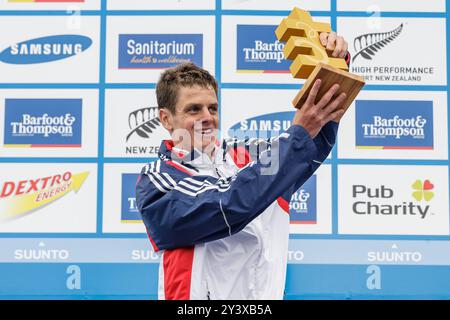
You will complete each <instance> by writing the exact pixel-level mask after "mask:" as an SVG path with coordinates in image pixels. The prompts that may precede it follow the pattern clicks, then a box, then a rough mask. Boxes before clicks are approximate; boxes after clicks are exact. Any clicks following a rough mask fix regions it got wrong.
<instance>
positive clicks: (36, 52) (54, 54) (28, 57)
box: [0, 34, 92, 64]
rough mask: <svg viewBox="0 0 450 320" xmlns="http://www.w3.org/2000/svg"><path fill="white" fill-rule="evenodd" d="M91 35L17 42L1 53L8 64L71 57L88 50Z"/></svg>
mask: <svg viewBox="0 0 450 320" xmlns="http://www.w3.org/2000/svg"><path fill="white" fill-rule="evenodd" d="M91 44H92V40H91V39H90V38H89V37H86V36H82V35H75V34H66V35H55V36H47V37H41V38H36V39H31V40H27V41H23V42H19V43H15V44H13V45H11V46H10V47H8V48H6V49H4V50H3V51H2V52H1V53H0V61H1V62H4V63H8V64H35V63H44V62H52V61H57V60H62V59H66V58H70V57H72V56H75V55H78V54H80V53H82V52H83V51H85V50H87V49H88V48H89V47H90V46H91Z"/></svg>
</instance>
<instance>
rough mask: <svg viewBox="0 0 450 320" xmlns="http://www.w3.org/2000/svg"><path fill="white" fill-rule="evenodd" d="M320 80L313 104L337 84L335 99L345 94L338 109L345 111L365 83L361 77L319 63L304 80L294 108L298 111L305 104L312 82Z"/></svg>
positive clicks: (295, 99)
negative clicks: (345, 97) (345, 96)
mask: <svg viewBox="0 0 450 320" xmlns="http://www.w3.org/2000/svg"><path fill="white" fill-rule="evenodd" d="M317 79H320V80H321V81H322V84H321V85H320V89H319V93H318V94H317V97H316V101H315V103H317V102H319V101H320V99H321V98H322V96H323V95H324V94H325V93H326V92H327V91H328V90H329V89H330V88H331V87H332V86H333V85H334V84H335V83H337V84H339V85H340V88H339V90H338V92H337V93H336V95H335V97H337V96H339V95H340V94H341V93H342V92H345V94H346V95H347V99H346V100H345V101H344V103H342V104H341V105H340V107H339V109H344V111H347V109H348V107H349V106H350V105H351V104H352V102H353V100H355V98H356V96H357V95H358V93H359V91H361V88H362V87H363V86H364V84H365V81H364V79H363V78H362V77H360V76H358V75H355V74H352V73H350V72H347V71H344V70H340V69H338V68H335V67H332V66H330V65H326V64H323V63H319V64H318V65H317V66H316V68H315V69H314V71H313V72H312V73H311V75H310V76H309V77H308V80H306V82H305V84H304V85H303V87H302V89H301V90H300V91H299V93H298V94H297V96H296V97H295V98H294V100H293V101H292V104H293V105H294V107H296V108H298V109H300V108H301V107H302V105H303V104H304V103H305V101H306V99H307V97H308V94H309V92H310V91H311V88H312V86H313V84H314V82H315V81H316V80H317ZM341 118H342V117H340V118H338V119H336V121H337V122H339V120H341Z"/></svg>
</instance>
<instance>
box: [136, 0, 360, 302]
mask: <svg viewBox="0 0 450 320" xmlns="http://www.w3.org/2000/svg"><path fill="white" fill-rule="evenodd" d="M296 10H299V9H294V10H293V12H292V13H291V15H290V16H289V17H288V18H287V19H284V20H283V22H282V24H280V27H279V29H280V30H278V29H277V37H278V38H279V39H280V38H281V41H286V42H287V43H286V46H285V55H286V57H287V58H289V59H293V60H294V64H293V65H295V66H294V71H295V74H294V76H297V77H298V75H300V76H303V77H304V76H305V74H308V73H309V75H311V74H312V73H313V72H316V74H314V76H315V77H316V78H315V79H312V80H308V81H309V82H310V83H308V81H307V83H306V84H305V85H304V86H303V88H305V87H307V88H306V89H305V90H304V92H303V93H301V94H299V96H297V97H296V100H295V101H294V106H296V107H297V108H298V110H297V111H296V112H295V116H294V118H293V120H292V126H291V127H290V128H289V129H288V130H286V131H285V132H283V133H281V134H280V135H279V136H278V137H273V138H271V139H265V140H263V139H257V138H255V139H246V140H243V141H239V140H236V139H228V140H224V141H218V135H217V131H218V127H219V114H218V99H217V91H218V89H217V82H216V80H215V79H214V78H213V77H212V76H211V75H210V74H209V73H208V72H207V71H206V70H203V69H201V68H199V67H196V66H195V65H193V64H189V63H188V64H183V65H179V66H177V67H175V68H173V69H168V70H166V71H165V72H164V73H163V74H162V75H161V78H160V80H159V81H158V84H157V88H156V95H157V100H158V106H159V112H160V113H159V115H160V120H161V123H162V124H163V126H164V127H165V128H166V129H167V130H168V131H169V133H170V134H171V137H172V140H170V141H163V142H162V144H161V148H160V159H159V160H157V161H155V162H152V163H149V164H147V165H146V166H145V167H144V168H143V169H142V172H141V175H140V177H139V180H138V183H137V186H136V198H137V204H138V207H139V210H140V212H141V214H142V218H143V221H144V224H145V226H146V228H147V233H148V236H149V239H150V241H151V244H152V246H153V249H154V250H155V251H156V252H158V253H160V257H161V263H160V269H159V292H158V295H159V298H160V299H282V298H283V294H284V286H285V279H286V267H287V251H288V240H289V214H288V213H289V202H290V198H291V196H292V194H293V193H294V192H295V191H296V190H297V189H298V188H299V187H301V186H302V185H303V184H304V183H305V182H306V180H308V178H309V177H311V176H312V175H313V173H314V172H315V170H316V169H317V168H318V167H319V166H320V164H321V163H322V162H323V161H324V160H325V159H326V157H327V156H328V154H329V153H330V151H331V149H332V148H333V145H334V143H335V141H336V134H337V128H338V121H339V119H340V118H341V117H342V116H343V114H344V112H345V109H346V108H345V107H344V108H343V106H346V107H348V105H349V104H350V103H351V101H350V103H349V95H354V96H356V94H354V91H359V90H354V91H352V90H350V89H349V92H346V91H345V90H343V89H342V84H344V87H345V86H346V84H345V83H347V82H348V81H350V80H345V79H349V78H350V79H351V78H352V75H350V76H348V75H345V74H343V73H342V72H345V71H342V70H338V71H336V70H337V68H341V69H344V68H343V67H342V66H343V64H345V66H344V67H347V64H348V61H349V60H350V59H349V55H348V52H347V42H346V41H345V40H344V39H343V38H342V37H340V36H338V35H336V34H335V33H333V32H331V30H330V32H325V31H322V32H318V31H314V28H313V27H314V26H315V25H314V23H313V22H311V21H312V20H311V21H309V20H308V21H306V25H305V22H304V21H305V20H304V19H303V20H302V21H300V20H301V19H299V12H300V11H301V10H300V11H296ZM301 12H302V13H301V14H303V11H301ZM289 19H290V20H292V21H287V22H286V21H285V20H289ZM295 20H296V21H295ZM299 21H300V22H299ZM321 25H322V24H321ZM311 26H312V27H311ZM321 27H323V26H321ZM281 29H283V30H281ZM296 29H299V30H300V31H298V30H296ZM311 30H312V31H311ZM319 31H321V30H319ZM314 32H315V33H314ZM289 33H290V34H289ZM290 38H292V39H294V43H292V41H291V40H292V39H290ZM302 38H304V39H306V40H307V41H306V42H305V41H303V42H302ZM311 38H312V39H313V40H312V41H313V42H314V43H313V44H312V45H311ZM317 43H319V44H320V48H319V49H318V48H317ZM286 50H291V51H292V50H293V51H296V52H297V55H299V56H304V57H303V61H300V63H299V62H298V61H297V58H296V57H294V55H293V54H292V53H291V52H287V51H286ZM317 50H322V51H320V52H319V53H317V52H316V51H317ZM323 52H326V58H324V56H320V54H323ZM311 56H313V57H316V58H314V59H316V60H315V61H314V59H311ZM305 57H306V58H305ZM317 57H319V58H317ZM343 58H346V59H345V60H344V59H343ZM308 59H309V60H308ZM327 59H328V60H327ZM330 59H331V60H330ZM326 61H332V62H336V61H338V64H337V68H335V67H331V68H332V69H329V68H328V66H323V63H324V62H326ZM346 61H347V64H346ZM313 62H314V63H315V64H316V65H318V64H319V63H320V62H321V63H322V64H321V66H318V67H317V68H321V70H322V71H317V70H315V68H312V69H311V68H310V67H311V63H313ZM299 64H300V66H299ZM303 66H306V69H307V70H306V71H305V68H303ZM302 68H303V69H302ZM308 68H310V69H308ZM335 69H336V70H335ZM292 70H293V68H292V67H291V71H292ZM323 70H325V71H323ZM330 70H331V71H330ZM294 71H293V73H294ZM333 71H335V72H336V73H337V76H334V77H333V76H330V77H331V78H332V80H333V81H334V80H336V81H335V83H331V84H330V81H329V80H328V79H327V78H323V72H328V73H329V72H333ZM341 71H342V72H341ZM321 77H322V78H321ZM342 77H344V78H345V77H346V78H345V79H344V80H342V79H343V78H342ZM357 80H358V79H357ZM346 81H347V82H346ZM353 87H357V86H353ZM302 90H303V89H302ZM356 93H357V92H356ZM354 96H353V98H354ZM300 104H301V105H300ZM268 167H271V168H272V169H273V168H274V167H275V168H276V170H267V169H268Z"/></svg>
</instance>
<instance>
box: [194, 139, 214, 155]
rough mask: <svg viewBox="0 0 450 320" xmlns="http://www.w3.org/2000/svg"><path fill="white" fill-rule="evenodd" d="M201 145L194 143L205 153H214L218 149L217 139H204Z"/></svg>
mask: <svg viewBox="0 0 450 320" xmlns="http://www.w3.org/2000/svg"><path fill="white" fill-rule="evenodd" d="M201 140H202V141H201V143H194V145H195V147H196V149H198V150H201V151H203V152H207V151H212V150H214V148H215V147H216V141H217V138H216V137H213V136H211V137H202V139H201Z"/></svg>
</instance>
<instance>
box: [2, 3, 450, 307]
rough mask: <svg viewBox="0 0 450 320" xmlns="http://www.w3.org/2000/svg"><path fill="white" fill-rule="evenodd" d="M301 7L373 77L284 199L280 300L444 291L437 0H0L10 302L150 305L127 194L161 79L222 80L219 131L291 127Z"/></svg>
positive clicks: (443, 77) (443, 123)
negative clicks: (288, 50) (295, 11)
mask: <svg viewBox="0 0 450 320" xmlns="http://www.w3.org/2000/svg"><path fill="white" fill-rule="evenodd" d="M294 6H299V7H301V8H303V9H306V10H310V11H311V12H312V15H313V16H314V18H315V19H317V20H320V21H324V22H329V23H331V25H332V27H333V29H335V30H337V31H338V33H340V34H342V35H344V36H345V37H346V39H347V41H348V42H349V51H350V52H351V55H352V59H351V71H352V72H354V73H357V74H360V75H362V76H364V77H365V79H366V80H367V85H366V87H365V88H364V90H363V91H362V92H361V93H360V95H359V96H358V97H357V99H356V101H355V103H354V104H353V105H352V106H351V108H350V109H349V111H348V112H347V114H346V115H345V116H344V118H343V119H342V121H341V125H340V132H339V137H338V141H337V145H336V147H335V148H334V149H333V152H332V154H331V155H330V156H329V157H328V159H327V160H326V161H325V164H324V165H323V166H322V167H321V168H320V169H319V170H318V171H317V172H316V173H315V175H314V176H313V177H311V179H309V180H308V181H307V182H306V183H305V185H303V186H302V187H301V188H300V189H299V190H297V191H296V193H295V194H294V196H293V197H292V199H291V202H290V216H291V236H290V238H291V240H290V248H289V253H288V254H289V265H288V274H287V283H286V295H285V298H286V299H316V298H325V299H335V298H340V299H360V298H364V299H380V298H406V299H407V298H450V294H449V292H450V268H449V266H450V256H449V255H448V252H450V225H449V192H450V191H449V179H448V169H449V165H450V162H449V155H448V146H449V139H448V137H449V134H448V119H449V114H448V111H447V106H448V101H449V100H448V99H449V98H448V88H449V87H448V84H447V83H448V75H449V69H448V62H449V59H448V54H447V51H448V49H449V37H448V33H449V31H450V29H449V28H450V27H449V21H448V19H449V17H450V13H449V11H448V8H446V2H445V0H430V1H419V0H411V1H401V0H394V1H392V0H390V1H387V0H371V1H363V0H320V1H318V0H303V1H301V0H297V1H293V0H277V1H274V0H247V1H243V0H222V1H220V0H160V1H143V0H107V1H106V0H59V1H58V0H51V1H50V0H35V1H29V0H0V16H1V19H0V29H1V30H4V32H2V36H1V37H0V247H1V250H0V298H1V299H15V298H44V299H46V298H63V299H110V298H112V299H114V298H133V299H141V298H142V299H155V298H156V296H157V270H158V255H157V254H155V253H154V252H153V251H152V250H151V246H150V244H149V241H148V239H147V237H146V234H145V228H144V227H143V225H142V221H141V218H140V215H139V212H138V211H137V208H136V198H135V194H134V186H135V183H136V178H137V174H138V172H139V171H140V169H141V167H142V166H143V165H144V164H145V163H147V162H148V161H152V160H154V159H155V158H156V156H157V154H158V149H159V145H160V141H161V139H165V138H168V134H167V133H166V132H165V130H164V129H163V127H162V126H161V124H160V121H159V119H158V117H157V115H158V114H157V106H156V97H155V83H156V81H157V79H158V76H159V74H160V72H161V71H162V70H164V69H165V68H168V67H171V66H174V65H176V64H178V63H181V62H184V61H192V62H194V63H196V64H198V65H200V66H203V67H204V68H206V69H208V70H209V71H210V72H212V73H213V74H214V75H215V76H216V78H217V79H218V81H219V84H220V96H219V100H220V111H221V132H222V135H223V136H238V137H239V136H240V135H242V134H243V132H244V131H246V132H247V133H248V132H251V133H252V134H253V135H255V136H262V137H268V136H270V135H275V134H277V133H278V132H281V131H283V130H285V129H287V128H288V127H289V126H290V125H291V119H292V116H293V114H294V109H293V108H292V106H291V100H292V99H293V98H294V96H295V94H296V93H297V92H298V90H299V88H300V87H301V85H302V81H298V80H294V79H292V77H291V75H290V74H289V72H288V68H289V63H287V62H286V61H285V60H284V59H283V53H282V50H283V47H284V44H283V43H280V42H278V41H277V40H276V38H275V36H274V29H275V28H276V26H277V25H278V24H279V23H280V21H281V19H282V18H283V17H285V16H286V15H287V14H288V13H289V11H290V10H291V9H292V8H293V7H294Z"/></svg>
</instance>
